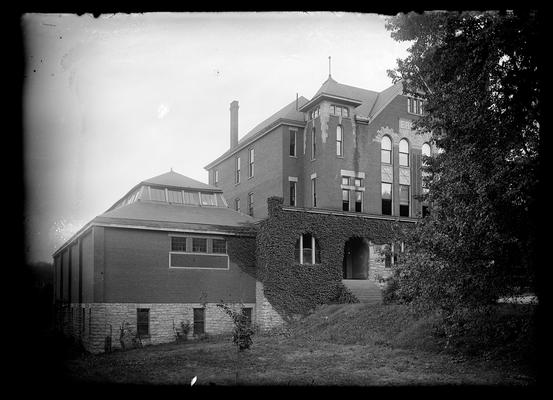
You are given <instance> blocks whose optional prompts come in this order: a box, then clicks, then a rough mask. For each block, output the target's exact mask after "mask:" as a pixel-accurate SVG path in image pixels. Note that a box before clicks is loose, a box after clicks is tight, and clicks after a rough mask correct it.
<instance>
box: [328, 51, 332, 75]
mask: <svg viewBox="0 0 553 400" xmlns="http://www.w3.org/2000/svg"><path fill="white" fill-rule="evenodd" d="M331 58H332V57H330V56H328V77H329V78H330V77H331V69H330V68H331V65H330V59H331Z"/></svg>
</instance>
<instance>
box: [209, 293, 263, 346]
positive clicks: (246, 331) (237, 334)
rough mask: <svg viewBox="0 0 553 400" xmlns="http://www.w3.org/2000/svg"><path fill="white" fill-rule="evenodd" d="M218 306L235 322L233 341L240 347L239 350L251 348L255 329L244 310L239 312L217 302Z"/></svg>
mask: <svg viewBox="0 0 553 400" xmlns="http://www.w3.org/2000/svg"><path fill="white" fill-rule="evenodd" d="M217 307H220V308H222V309H223V311H224V312H225V313H226V314H227V315H228V316H230V317H231V318H232V321H233V322H234V332H233V336H232V341H233V343H234V344H235V345H236V346H237V347H238V350H239V351H243V350H246V349H249V348H250V347H251V345H252V343H253V340H252V336H253V334H254V329H253V328H252V326H251V322H250V321H249V320H248V318H247V317H246V315H245V314H244V313H243V312H239V313H237V312H236V311H234V310H232V309H231V308H230V307H229V306H227V305H226V304H224V303H219V304H217Z"/></svg>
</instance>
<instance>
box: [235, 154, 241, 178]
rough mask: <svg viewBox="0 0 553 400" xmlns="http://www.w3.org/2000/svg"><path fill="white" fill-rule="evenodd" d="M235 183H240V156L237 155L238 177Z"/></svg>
mask: <svg viewBox="0 0 553 400" xmlns="http://www.w3.org/2000/svg"><path fill="white" fill-rule="evenodd" d="M234 183H236V184H238V183H240V157H236V177H235V181H234Z"/></svg>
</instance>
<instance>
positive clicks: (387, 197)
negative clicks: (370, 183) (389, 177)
mask: <svg viewBox="0 0 553 400" xmlns="http://www.w3.org/2000/svg"><path fill="white" fill-rule="evenodd" d="M382 214H384V215H392V184H391V183H385V182H382Z"/></svg>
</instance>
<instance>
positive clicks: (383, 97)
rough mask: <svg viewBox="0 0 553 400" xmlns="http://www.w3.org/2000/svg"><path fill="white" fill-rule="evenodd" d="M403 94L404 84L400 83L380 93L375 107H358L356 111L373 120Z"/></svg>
mask: <svg viewBox="0 0 553 400" xmlns="http://www.w3.org/2000/svg"><path fill="white" fill-rule="evenodd" d="M401 93H403V84H402V83H401V81H399V82H397V83H396V84H394V85H392V86H390V87H389V88H387V89H384V90H383V91H382V92H380V93H378V97H377V99H376V102H375V103H374V105H372V106H370V107H369V104H362V105H360V106H359V107H357V110H356V111H357V113H358V114H359V115H363V116H368V117H370V118H373V117H374V116H375V115H376V114H378V113H379V112H380V111H381V110H382V109H383V108H384V107H386V106H387V105H388V103H389V102H390V101H392V99H393V98H394V97H396V96H397V95H398V94H401Z"/></svg>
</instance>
